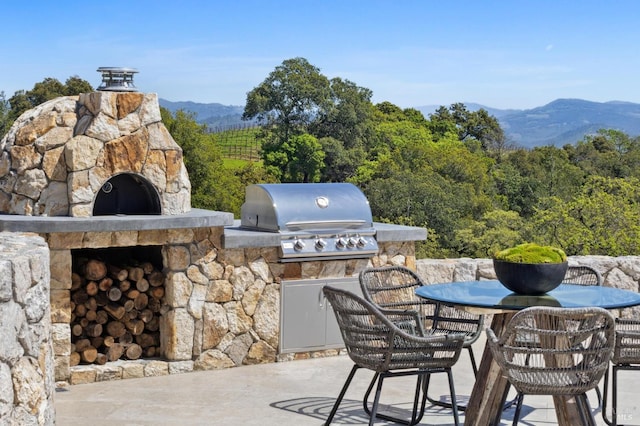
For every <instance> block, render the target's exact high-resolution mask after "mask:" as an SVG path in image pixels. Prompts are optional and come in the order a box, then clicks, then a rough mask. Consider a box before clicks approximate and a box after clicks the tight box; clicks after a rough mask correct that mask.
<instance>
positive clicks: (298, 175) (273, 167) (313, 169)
mask: <svg viewBox="0 0 640 426" xmlns="http://www.w3.org/2000/svg"><path fill="white" fill-rule="evenodd" d="M263 150H264V153H263V158H264V165H265V168H266V169H267V171H268V172H269V173H270V174H272V175H274V176H277V177H278V178H279V179H280V181H282V182H305V183H306V182H317V181H318V180H319V178H320V172H321V170H322V167H323V166H324V163H323V160H324V151H322V145H320V143H319V142H318V140H317V139H316V138H315V137H314V136H311V135H309V134H303V135H296V136H293V137H291V138H290V139H289V141H287V142H284V143H282V144H269V143H267V144H265V145H263Z"/></svg>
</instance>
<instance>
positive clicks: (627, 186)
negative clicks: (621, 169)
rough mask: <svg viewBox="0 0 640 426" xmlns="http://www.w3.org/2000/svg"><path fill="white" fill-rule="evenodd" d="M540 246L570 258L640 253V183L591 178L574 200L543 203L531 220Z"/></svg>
mask: <svg viewBox="0 0 640 426" xmlns="http://www.w3.org/2000/svg"><path fill="white" fill-rule="evenodd" d="M533 223H534V225H535V233H536V235H538V236H539V237H540V238H542V239H544V241H542V242H543V243H547V244H553V245H557V246H559V247H562V248H563V249H564V250H565V252H567V254H570V255H587V254H590V255H597V254H601V255H607V256H622V255H631V254H637V253H638V252H639V250H640V181H639V180H638V179H636V178H626V179H621V178H610V177H603V176H591V177H589V179H588V180H587V182H586V183H585V185H584V187H583V188H582V190H581V192H580V193H579V194H577V196H576V197H575V199H573V200H571V201H570V202H565V201H563V200H561V199H559V198H558V197H549V198H546V199H545V200H543V203H541V206H540V209H539V211H538V212H537V214H536V216H535V217H534V220H533Z"/></svg>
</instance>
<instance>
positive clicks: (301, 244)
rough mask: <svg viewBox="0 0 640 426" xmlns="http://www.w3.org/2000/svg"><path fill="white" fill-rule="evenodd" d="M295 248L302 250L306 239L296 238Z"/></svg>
mask: <svg viewBox="0 0 640 426" xmlns="http://www.w3.org/2000/svg"><path fill="white" fill-rule="evenodd" d="M293 248H294V249H295V250H297V251H300V250H302V249H303V248H304V241H302V240H295V241H294V242H293Z"/></svg>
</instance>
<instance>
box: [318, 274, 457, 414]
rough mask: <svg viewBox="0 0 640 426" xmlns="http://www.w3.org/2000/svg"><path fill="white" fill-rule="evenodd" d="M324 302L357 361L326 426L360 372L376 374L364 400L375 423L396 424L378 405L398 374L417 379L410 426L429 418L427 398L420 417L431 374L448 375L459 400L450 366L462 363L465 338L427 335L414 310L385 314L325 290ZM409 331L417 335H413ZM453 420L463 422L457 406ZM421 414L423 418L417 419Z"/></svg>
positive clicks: (346, 295) (335, 290)
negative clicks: (387, 383)
mask: <svg viewBox="0 0 640 426" xmlns="http://www.w3.org/2000/svg"><path fill="white" fill-rule="evenodd" d="M323 292H324V295H325V297H326V298H327V300H328V302H329V304H330V305H331V307H332V309H333V312H334V314H335V317H336V320H337V322H338V326H339V328H340V332H341V334H342V339H343V340H344V344H345V348H346V350H347V354H348V355H349V357H350V358H351V360H352V361H353V362H354V367H353V368H352V372H351V374H350V375H349V377H348V379H347V381H346V383H345V384H344V386H343V389H342V391H341V393H340V396H339V397H338V399H337V400H336V403H335V405H334V407H333V410H332V412H331V414H330V415H329V418H328V420H327V423H326V424H329V423H330V422H331V420H332V419H333V416H334V415H335V413H336V410H337V408H338V406H339V404H340V401H341V400H342V397H343V396H344V393H345V392H346V390H347V388H348V387H349V384H350V382H351V379H352V378H353V375H354V374H355V371H356V369H358V368H366V369H369V370H373V371H375V372H376V373H377V374H376V376H375V377H374V380H373V381H372V382H371V385H370V386H369V389H368V390H367V393H366V395H365V398H364V407H365V411H366V412H367V413H369V414H370V424H372V423H373V421H374V419H375V418H376V416H377V417H381V418H386V419H391V420H393V421H397V419H395V418H393V417H389V416H386V417H385V416H382V415H377V414H376V413H377V406H378V401H379V398H380V393H381V390H382V383H383V380H384V379H385V378H386V377H393V376H394V375H409V374H414V375H417V376H418V385H417V386H416V395H415V398H414V409H413V416H412V419H411V420H410V421H408V422H406V423H407V424H416V423H418V422H419V421H420V419H421V418H422V414H423V413H424V407H425V400H426V396H424V397H423V398H422V407H421V409H420V411H419V413H417V404H418V400H419V394H420V392H421V390H422V387H423V386H422V385H421V383H422V380H423V379H424V376H425V375H426V374H431V373H436V372H446V373H447V374H448V376H449V385H450V391H451V398H455V390H454V387H453V378H452V376H451V367H452V366H453V365H454V364H455V363H456V362H457V361H458V358H459V356H460V351H461V350H462V345H463V336H462V335H433V334H429V335H426V336H425V335H423V334H422V332H421V328H420V327H419V326H418V323H419V321H420V319H419V317H418V316H417V315H416V314H415V312H413V311H408V312H401V311H394V312H388V313H387V312H386V311H385V313H383V312H382V311H381V310H380V309H379V308H378V307H376V306H375V305H374V304H372V303H371V302H368V301H367V300H365V299H363V298H361V297H359V296H357V295H356V294H354V293H351V292H349V291H346V290H343V289H339V288H334V287H330V286H325V287H324V288H323ZM408 322H413V323H414V325H413V326H408V327H402V328H401V327H399V326H398V325H397V324H398V323H405V324H406V323H408ZM409 331H415V332H416V334H413V333H411V332H409ZM376 381H377V382H378V386H377V389H376V395H375V399H374V403H373V408H372V409H371V410H369V409H368V407H367V398H368V395H369V393H370V391H371V389H372V388H373V385H374V383H375V382H376ZM453 413H454V420H455V422H456V424H457V423H458V413H457V410H456V409H455V407H454V411H453ZM418 414H419V417H418Z"/></svg>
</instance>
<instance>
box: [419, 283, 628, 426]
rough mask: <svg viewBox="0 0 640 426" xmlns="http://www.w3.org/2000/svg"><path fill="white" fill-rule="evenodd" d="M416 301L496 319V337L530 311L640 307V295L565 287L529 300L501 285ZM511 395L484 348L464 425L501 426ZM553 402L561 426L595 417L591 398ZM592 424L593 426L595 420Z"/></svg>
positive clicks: (425, 293)
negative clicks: (582, 416) (585, 414)
mask: <svg viewBox="0 0 640 426" xmlns="http://www.w3.org/2000/svg"><path fill="white" fill-rule="evenodd" d="M416 295H418V296H419V297H423V298H426V299H429V300H432V301H436V302H441V303H443V304H445V305H449V306H455V307H458V308H460V309H463V310H465V311H468V312H473V313H476V314H493V320H492V322H491V329H492V330H493V331H494V332H495V333H496V336H500V335H501V334H502V332H503V330H504V329H505V327H506V325H507V324H508V323H509V321H510V320H511V317H513V315H514V313H515V312H517V311H519V310H522V309H525V308H528V307H531V306H557V307H563V308H584V307H600V308H604V309H620V308H627V307H630V306H636V305H640V294H639V293H636V292H633V291H628V290H622V289H618V288H613V287H605V286H577V285H570V284H561V285H560V286H559V287H557V288H556V289H554V290H552V291H550V292H548V293H546V294H544V295H541V296H527V295H519V294H515V293H512V292H511V290H508V289H507V288H505V287H504V286H503V285H502V284H500V282H499V281H496V280H487V281H463V282H449V283H439V284H431V285H426V286H422V287H419V288H418V289H417V290H416ZM508 391H509V382H508V380H507V379H506V377H504V376H503V375H502V373H501V371H500V367H499V366H498V364H497V363H496V362H495V361H494V359H493V355H492V353H491V350H490V349H489V347H488V345H485V348H484V352H483V354H482V360H481V362H480V367H479V369H478V374H477V378H476V382H475V384H474V386H473V390H472V391H471V396H470V399H469V403H468V404H467V409H466V410H465V420H464V424H465V425H476V426H486V425H494V424H499V423H500V416H501V413H502V409H503V407H504V404H505V401H506V398H507V393H508ZM553 400H554V405H555V409H556V415H557V418H558V425H567V426H569V425H576V424H579V420H576V419H580V411H583V412H585V411H586V410H588V412H589V414H590V413H591V411H590V407H589V403H588V400H587V398H586V395H581V398H571V397H565V396H555V397H554V398H553ZM589 418H590V419H591V421H592V422H593V417H592V416H591V415H590V416H589ZM592 424H593V425H595V422H593V423H592Z"/></svg>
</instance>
